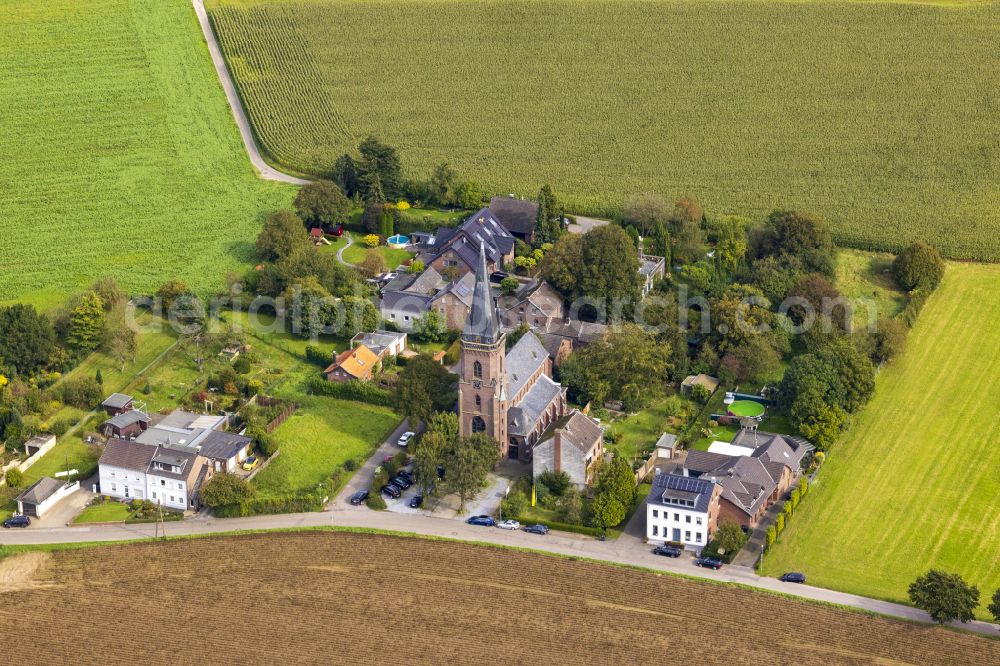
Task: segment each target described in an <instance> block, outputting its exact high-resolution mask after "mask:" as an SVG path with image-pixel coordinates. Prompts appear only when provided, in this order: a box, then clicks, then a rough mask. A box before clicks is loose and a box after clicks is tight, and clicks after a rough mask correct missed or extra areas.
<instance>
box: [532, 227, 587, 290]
mask: <svg viewBox="0 0 1000 666" xmlns="http://www.w3.org/2000/svg"><path fill="white" fill-rule="evenodd" d="M582 261H583V236H581V235H580V234H563V235H562V237H561V238H560V239H559V240H558V241H556V243H555V244H554V245H553V246H552V249H551V250H549V251H548V252H546V253H545V256H544V257H543V258H542V265H541V269H542V278H543V279H544V280H545V281H546V282H548V283H549V284H550V285H552V286H553V287H555V288H556V289H558V290H559V291H560V292H561V293H562V294H563V295H564V296H569V297H571V298H572V297H575V296H576V295H577V293H578V289H579V284H580V277H579V270H580V263H581V262H582Z"/></svg>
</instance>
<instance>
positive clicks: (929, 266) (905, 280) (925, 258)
mask: <svg viewBox="0 0 1000 666" xmlns="http://www.w3.org/2000/svg"><path fill="white" fill-rule="evenodd" d="M892 272H893V274H894V275H895V276H896V281H897V282H898V283H899V286H901V287H902V288H903V289H906V290H907V291H912V290H914V289H924V290H926V291H934V290H935V289H937V286H938V285H939V284H941V278H943V277H944V260H942V259H941V255H940V254H939V253H938V251H937V248H935V247H933V246H930V245H927V244H926V243H922V242H920V241H917V242H916V243H913V244H911V245H909V246H907V247H906V248H905V249H904V250H903V251H902V252H900V253H899V254H898V255H897V256H896V259H895V260H894V261H893V262H892Z"/></svg>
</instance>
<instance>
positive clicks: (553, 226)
mask: <svg viewBox="0 0 1000 666" xmlns="http://www.w3.org/2000/svg"><path fill="white" fill-rule="evenodd" d="M565 212H566V211H565V208H564V207H563V205H562V203H561V202H560V201H559V198H558V197H556V195H555V193H554V192H553V191H552V188H551V187H550V186H549V185H543V186H542V189H541V190H539V192H538V213H537V215H536V217H535V245H536V246H541V245H543V244H545V243H555V242H556V241H557V240H559V237H560V236H561V235H562V232H563V225H562V220H563V216H564V215H565Z"/></svg>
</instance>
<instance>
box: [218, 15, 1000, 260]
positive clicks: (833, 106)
mask: <svg viewBox="0 0 1000 666" xmlns="http://www.w3.org/2000/svg"><path fill="white" fill-rule="evenodd" d="M209 7H210V10H211V16H212V19H213V21H214V25H215V28H216V31H217V33H218V35H219V37H220V39H221V42H222V45H223V49H224V52H225V54H226V57H227V59H228V62H229V66H230V69H231V70H232V71H233V73H234V75H235V78H236V81H237V84H238V87H239V90H240V92H241V95H242V97H243V99H244V101H245V105H246V107H247V108H248V109H249V115H250V118H251V121H252V123H253V124H254V127H255V129H256V132H257V135H258V137H259V138H260V141H261V142H262V143H263V146H264V148H265V150H266V152H267V153H268V154H269V156H270V159H272V160H273V161H274V162H275V163H276V164H278V165H283V166H285V167H286V168H290V169H291V170H294V171H302V172H309V173H323V172H324V171H325V170H327V169H329V168H330V167H331V165H332V164H333V162H334V160H335V159H336V157H337V156H338V155H339V154H341V153H343V152H345V151H347V150H349V149H351V148H353V147H355V146H356V145H357V144H358V142H359V141H360V140H361V139H363V138H364V137H365V136H367V135H368V134H369V133H374V134H375V135H377V136H379V137H380V138H381V139H383V140H385V141H387V142H388V143H390V144H393V145H396V146H398V147H399V148H400V149H401V150H402V156H403V162H404V165H405V166H406V167H407V168H408V171H409V172H410V173H411V174H412V175H417V176H420V177H425V176H426V175H427V174H429V173H430V170H431V168H432V167H433V166H434V165H435V164H438V163H440V162H442V161H444V160H447V161H449V162H451V164H452V165H453V166H454V167H455V168H456V169H457V170H458V172H459V173H460V174H462V176H464V177H467V178H476V179H478V180H479V181H480V182H481V183H482V184H483V185H484V186H485V187H486V189H487V190H489V191H493V192H496V193H507V192H516V193H519V194H522V195H529V196H533V195H535V194H536V193H537V191H538V188H539V186H540V185H541V184H542V183H545V182H550V183H551V184H552V185H553V186H554V187H555V189H556V190H557V191H558V192H559V193H560V194H561V195H563V196H564V197H565V198H566V199H567V200H568V202H569V203H570V205H571V208H572V209H573V210H574V211H576V212H579V213H591V214H603V213H610V212H614V211H615V210H617V209H618V208H619V206H620V204H621V203H622V201H623V198H624V197H625V196H627V195H629V194H630V193H633V192H639V191H649V190H652V191H657V192H660V193H661V194H663V195H665V196H668V197H671V198H676V197H680V196H686V195H693V196H696V197H697V198H698V199H699V200H700V201H701V202H702V204H703V206H704V208H705V210H707V211H709V212H711V213H716V214H720V213H742V214H749V215H752V216H758V215H761V214H763V213H766V212H768V211H770V210H772V209H774V208H776V207H787V208H797V209H800V210H806V211H810V212H812V213H815V214H818V215H819V216H821V217H823V218H825V219H827V220H828V221H829V222H830V223H831V224H832V226H833V228H834V230H835V234H836V238H837V240H838V241H839V242H840V243H842V244H846V245H851V246H855V247H858V248H861V249H897V248H898V247H900V246H901V245H903V244H905V243H906V242H908V241H910V240H912V239H915V238H920V239H923V240H926V241H928V242H931V243H934V244H935V245H937V246H939V247H940V248H941V249H942V251H943V252H944V253H945V254H946V255H949V256H951V257H958V258H966V259H979V260H989V261H1000V186H998V185H997V183H1000V144H998V143H997V135H996V122H997V117H998V114H1000V102H998V98H997V96H996V94H995V93H994V90H995V89H996V82H997V80H996V72H997V71H998V69H1000V50H998V49H997V48H996V44H997V43H1000V4H998V3H996V2H975V3H969V4H960V3H940V4H934V3H926V2H925V3H914V4H907V3H901V2H830V1H824V0H819V1H817V2H808V3H806V2H783V1H779V0H771V1H762V2H746V1H742V0H739V1H737V0H706V1H700V0H614V1H611V0H450V1H444V2H442V1H440V0H335V1H334V0H305V1H302V0H300V1H289V0H278V1H268V2H266V3H265V2H262V1H261V0H209Z"/></svg>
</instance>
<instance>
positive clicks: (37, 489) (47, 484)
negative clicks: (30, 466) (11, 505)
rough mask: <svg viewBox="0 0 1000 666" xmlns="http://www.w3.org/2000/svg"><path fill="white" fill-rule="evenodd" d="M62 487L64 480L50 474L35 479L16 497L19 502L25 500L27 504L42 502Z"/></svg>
mask: <svg viewBox="0 0 1000 666" xmlns="http://www.w3.org/2000/svg"><path fill="white" fill-rule="evenodd" d="M62 487H63V482H62V481H58V480H56V479H53V478H51V477H48V476H43V477H42V478H40V479H38V481H35V482H34V483H33V484H31V485H30V486H28V488H27V489H26V490H24V491H23V492H22V493H21V494H20V495H18V496H17V497H16V498H15V499H16V501H18V502H25V503H27V504H41V503H42V502H44V501H45V500H47V499H48V498H50V497H52V496H53V495H55V494H56V493H57V492H58V491H59V489H60V488H62Z"/></svg>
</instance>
